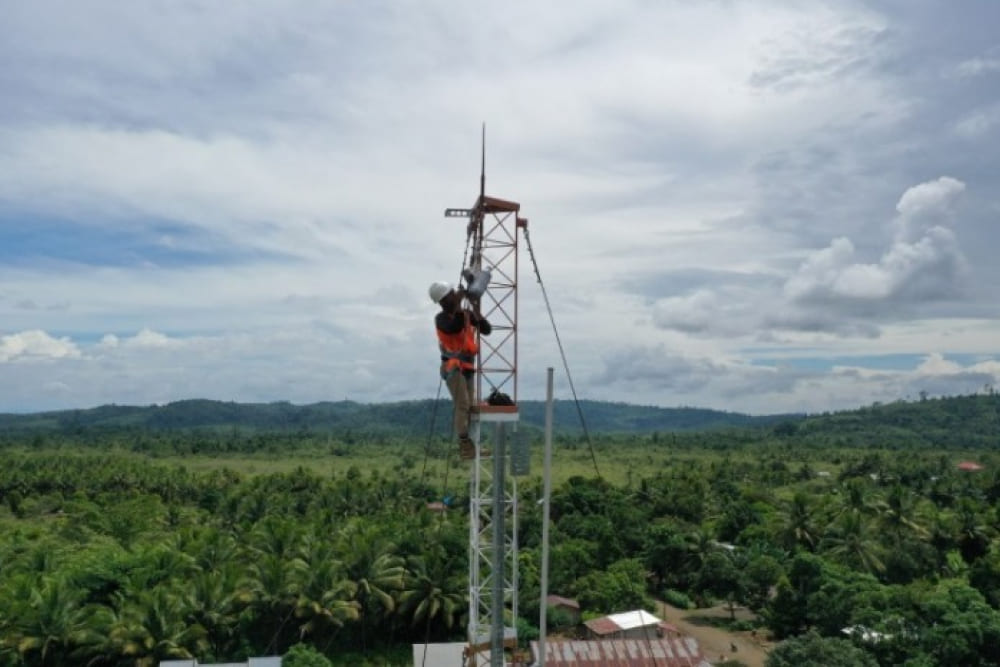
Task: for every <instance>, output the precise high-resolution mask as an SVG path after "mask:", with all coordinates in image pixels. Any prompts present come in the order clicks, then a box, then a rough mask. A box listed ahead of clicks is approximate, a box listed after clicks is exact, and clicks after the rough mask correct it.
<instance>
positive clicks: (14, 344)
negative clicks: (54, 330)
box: [0, 329, 80, 362]
mask: <svg viewBox="0 0 1000 667" xmlns="http://www.w3.org/2000/svg"><path fill="white" fill-rule="evenodd" d="M79 356H80V350H79V348H78V347H77V346H76V344H75V343H74V342H73V341H72V340H70V339H69V338H68V337H62V338H54V337H52V336H50V335H49V334H47V333H46V332H44V331H41V330H38V329H34V330H31V331H22V332H20V333H13V334H8V335H6V336H0V362H11V361H20V360H28V361H39V360H51V359H67V358H70V359H72V358H77V357H79Z"/></svg>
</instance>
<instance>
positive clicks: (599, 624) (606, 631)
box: [583, 616, 622, 635]
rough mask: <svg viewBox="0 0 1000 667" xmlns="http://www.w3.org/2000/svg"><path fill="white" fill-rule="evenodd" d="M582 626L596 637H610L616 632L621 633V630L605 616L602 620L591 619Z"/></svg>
mask: <svg viewBox="0 0 1000 667" xmlns="http://www.w3.org/2000/svg"><path fill="white" fill-rule="evenodd" d="M583 624H584V625H586V626H587V627H588V628H590V630H591V632H593V633H594V634H596V635H612V634H614V633H616V632H621V631H622V629H621V628H620V627H618V624H617V623H615V622H614V621H612V620H611V619H610V618H609V617H607V616H604V617H602V618H592V619H590V620H589V621H584V623H583Z"/></svg>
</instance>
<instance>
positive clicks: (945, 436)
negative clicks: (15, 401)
mask: <svg viewBox="0 0 1000 667" xmlns="http://www.w3.org/2000/svg"><path fill="white" fill-rule="evenodd" d="M580 412H582V413H583V417H584V419H585V420H586V424H587V430H588V431H589V432H590V433H591V434H595V435H596V434H651V433H657V432H660V433H666V432H674V433H691V434H696V433H698V432H706V431H725V430H731V429H739V430H741V431H743V432H744V433H745V434H746V435H748V436H751V439H753V440H759V439H766V440H771V439H779V440H780V439H787V440H789V441H793V442H798V443H802V444H808V445H815V446H832V447H867V446H877V447H880V448H884V447H913V446H917V447H919V446H929V447H942V448H948V449H1000V395H994V394H989V395H974V396H955V397H945V398H934V399H928V400H922V401H898V402H895V403H889V404H885V405H882V404H875V405H872V406H868V407H864V408H858V409H856V410H845V411H842V412H832V413H825V414H816V415H809V416H806V415H797V414H789V415H768V416H751V415H745V414H740V413H737V412H723V411H719V410H708V409H704V408H692V407H679V408H660V407H653V406H641V405H631V404H627V403H612V402H604V401H581V402H580ZM520 413H521V419H520V424H521V427H522V428H523V429H525V430H527V431H533V430H534V431H539V430H541V429H542V428H543V427H544V423H545V404H544V403H543V402H542V401H522V402H521V404H520ZM432 422H433V424H434V432H435V433H436V434H438V435H448V433H449V432H450V429H451V401H450V400H449V399H447V398H446V397H445V398H441V399H440V400H438V401H436V402H435V401H433V400H429V399H428V400H417V401H401V402H396V403H372V404H367V403H356V402H354V401H339V402H323V403H312V404H309V405H293V404H291V403H287V402H278V403H232V402H223V401H210V400H202V399H197V400H186V401H177V402H175V403H168V404H166V405H162V406H156V405H152V406H144V407H139V406H123V405H103V406H100V407H97V408H91V409H87V410H62V411H56V412H39V413H34V414H0V436H4V435H6V436H10V437H13V438H15V439H20V438H23V437H24V436H29V437H33V436H35V435H38V436H45V435H48V434H53V435H55V434H68V435H81V436H84V437H85V438H90V436H98V435H100V434H102V433H140V432H144V433H157V432H158V433H164V434H167V433H169V432H171V431H214V432H221V431H233V430H238V431H240V432H242V433H246V434H250V433H279V434H286V435H289V436H294V435H295V434H298V433H309V434H329V435H333V436H345V437H346V436H350V438H349V439H352V438H357V437H366V436H374V437H376V438H383V437H406V438H410V437H413V436H418V437H426V436H428V435H429V434H430V429H431V424H432ZM554 428H555V431H556V432H557V433H560V434H570V435H572V434H578V433H580V432H581V431H582V430H583V429H582V427H581V422H580V416H579V413H578V411H577V406H576V404H575V403H574V402H573V401H556V402H555V405H554ZM692 437H694V438H695V440H694V441H693V442H698V439H697V436H695V435H692Z"/></svg>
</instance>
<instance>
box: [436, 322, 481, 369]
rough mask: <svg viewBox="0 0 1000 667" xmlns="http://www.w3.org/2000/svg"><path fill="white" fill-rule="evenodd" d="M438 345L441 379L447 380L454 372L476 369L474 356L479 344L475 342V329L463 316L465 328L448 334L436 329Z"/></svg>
mask: <svg viewBox="0 0 1000 667" xmlns="http://www.w3.org/2000/svg"><path fill="white" fill-rule="evenodd" d="M437 335H438V344H439V345H440V347H441V377H444V378H447V377H448V376H449V375H451V374H452V373H454V372H455V371H459V370H461V371H472V370H475V369H476V354H478V353H479V343H478V342H476V328H475V327H474V326H472V323H471V322H469V316H468V315H466V316H465V326H464V327H462V330H461V331H459V332H457V333H453V334H449V333H444V332H443V331H441V330H440V329H437Z"/></svg>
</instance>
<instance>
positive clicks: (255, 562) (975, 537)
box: [0, 393, 1000, 667]
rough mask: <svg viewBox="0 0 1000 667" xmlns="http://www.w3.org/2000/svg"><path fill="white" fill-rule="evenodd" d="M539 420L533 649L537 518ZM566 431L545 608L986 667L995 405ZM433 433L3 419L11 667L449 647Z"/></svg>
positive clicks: (903, 406)
mask: <svg viewBox="0 0 1000 667" xmlns="http://www.w3.org/2000/svg"><path fill="white" fill-rule="evenodd" d="M338 406H339V409H341V410H342V411H343V414H341V415H340V416H336V414H335V413H336V412H337V408H338ZM531 409H532V410H535V412H531V411H529V410H525V414H524V425H523V430H524V434H525V438H526V439H527V440H528V441H529V442H530V444H531V447H532V459H533V463H532V470H531V474H530V475H527V476H525V477H523V478H522V479H520V481H519V487H518V488H519V494H520V495H521V496H522V498H521V502H520V503H519V507H520V508H521V514H520V516H519V521H520V526H519V530H518V535H519V539H520V544H519V568H520V610H519V611H520V614H521V618H519V619H517V625H518V628H519V639H520V640H521V641H522V642H525V643H526V642H527V641H529V640H531V639H533V638H535V637H537V633H538V630H537V626H538V624H539V623H538V614H539V607H538V593H539V571H540V553H541V548H540V537H541V520H542V509H541V507H540V505H539V504H538V502H537V501H538V500H539V499H540V498H541V494H542V483H541V479H540V470H541V466H540V465H539V462H540V460H541V455H542V452H541V440H542V437H541V431H540V426H541V419H540V408H539V406H532V407H531ZM575 409H576V408H575V406H574V405H573V404H572V403H563V404H562V405H561V406H560V413H559V414H560V415H561V416H560V418H559V419H557V426H558V430H557V432H556V435H555V438H554V444H555V447H554V453H553V460H554V485H553V496H552V502H551V515H552V526H551V529H552V530H551V564H550V587H549V590H550V592H552V593H557V594H559V595H563V596H566V597H573V598H576V599H577V600H578V601H579V602H580V605H581V609H582V611H583V612H584V614H585V616H587V617H593V616H599V615H604V614H607V613H613V612H617V611H624V610H629V609H635V608H638V607H645V608H649V609H651V610H652V609H654V608H655V607H654V606H653V605H654V601H655V600H667V601H669V602H671V603H672V604H675V605H677V606H687V605H698V606H704V605H706V604H710V603H717V602H721V603H726V604H729V605H730V607H731V608H735V607H736V606H739V607H745V608H747V609H749V610H751V611H752V612H753V619H754V620H752V621H746V620H739V621H735V620H734V621H733V623H734V624H742V626H741V627H743V628H744V629H752V630H754V631H756V632H758V633H760V634H761V635H762V636H767V637H770V638H773V640H775V641H776V642H779V643H778V644H777V646H776V648H775V649H774V650H773V651H772V653H771V655H770V657H769V658H768V665H770V666H771V667H782V666H784V665H812V664H814V665H832V666H836V665H845V666H846V665H886V666H888V665H907V666H909V667H918V666H919V667H929V666H931V665H969V666H976V665H1000V533H998V530H997V526H998V525H1000V397H998V396H995V395H993V394H992V393H989V394H983V395H974V396H960V397H947V398H935V399H925V400H919V401H912V402H899V403H893V404H887V405H873V406H870V407H866V408H863V409H859V410H854V411H847V412H839V413H830V414H822V415H781V416H774V417H767V418H751V417H747V416H745V415H736V414H731V413H716V412H713V411H698V410H694V409H686V408H682V409H678V411H677V412H671V411H664V410H663V409H657V408H640V407H637V406H625V405H619V404H599V403H593V404H591V403H587V404H585V405H584V414H585V415H586V416H590V417H591V419H590V420H589V422H588V423H587V430H584V429H583V428H582V427H581V425H580V423H579V421H573V419H574V417H575ZM447 410H450V406H448V405H447V403H446V402H438V401H414V402H410V403H406V404H389V405H385V406H363V405H359V404H334V403H330V404H317V406H303V407H302V408H297V407H295V406H290V405H289V404H270V405H267V406H240V405H236V404H226V403H215V402H211V401H190V402H181V403H177V404H171V405H170V406H163V407H155V406H152V407H145V408H127V407H121V406H105V407H102V408H95V409H93V410H81V411H67V412H63V413H45V414H40V415H3V416H0V457H2V461H3V465H2V466H0V666H3V667H13V666H22V665H23V666H29V665H30V666H42V665H67V664H81V665H83V664H86V665H93V666H95V667H96V666H103V665H115V666H118V665H121V666H124V665H155V664H157V663H158V661H160V660H162V659H167V658H182V657H195V658H197V659H198V660H199V661H202V662H212V661H218V662H223V661H234V660H240V659H245V658H246V657H247V656H253V655H279V654H286V655H289V656H306V657H307V658H308V659H310V660H313V662H311V663H309V664H326V661H328V662H329V663H330V664H333V665H338V666H339V665H344V666H346V665H372V666H374V665H409V664H410V663H411V649H410V645H411V643H413V642H424V641H445V640H456V641H461V640H462V639H463V626H464V624H465V615H466V613H467V598H466V595H467V593H466V589H467V585H468V582H467V576H468V575H467V571H468V554H467V548H468V546H467V545H468V530H469V529H468V516H467V507H468V497H467V496H468V490H467V480H468V464H463V463H460V462H459V461H458V460H457V456H456V454H455V452H454V451H453V450H454V446H453V444H451V442H450V441H449V438H448V437H447V434H446V433H445V432H444V430H443V428H438V424H439V423H447V422H448V421H449V420H448V418H447V415H445V414H443V413H444V412H445V411H447ZM379 414H381V415H383V416H384V419H381V418H379V417H377V415H379ZM359 415H360V416H359ZM668 416H669V417H671V418H676V419H677V420H678V421H676V422H674V423H673V424H671V422H670V420H669V419H668ZM969 461H974V462H975V463H976V464H978V465H977V466H963V467H960V466H959V464H960V463H963V462H969ZM969 467H978V468H979V469H968V468H969ZM432 501H445V502H446V504H447V505H448V507H449V509H448V510H447V511H444V512H441V511H432V510H431V509H429V508H428V503H430V502H432ZM549 619H550V620H549V627H550V629H555V630H556V631H558V632H563V633H570V632H571V631H572V629H571V628H568V627H564V626H565V622H566V619H565V618H561V617H560V615H559V614H556V613H550V614H549ZM846 627H857V628H863V629H864V631H863V632H858V633H855V634H853V635H845V633H844V632H843V629H844V628H846ZM734 657H735V658H737V659H736V660H732V661H730V662H729V663H727V664H731V665H737V664H739V661H738V656H734ZM320 661H322V662H320ZM288 662H289V663H291V662H294V661H293V660H289V661H288ZM302 664H305V658H303V663H302Z"/></svg>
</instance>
